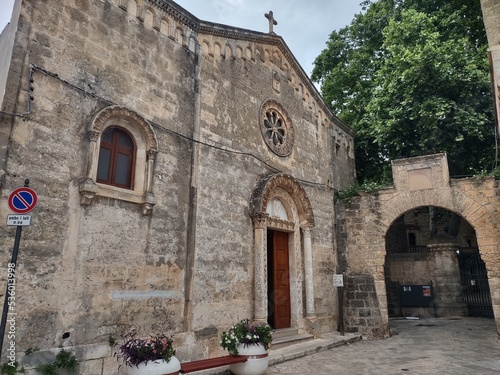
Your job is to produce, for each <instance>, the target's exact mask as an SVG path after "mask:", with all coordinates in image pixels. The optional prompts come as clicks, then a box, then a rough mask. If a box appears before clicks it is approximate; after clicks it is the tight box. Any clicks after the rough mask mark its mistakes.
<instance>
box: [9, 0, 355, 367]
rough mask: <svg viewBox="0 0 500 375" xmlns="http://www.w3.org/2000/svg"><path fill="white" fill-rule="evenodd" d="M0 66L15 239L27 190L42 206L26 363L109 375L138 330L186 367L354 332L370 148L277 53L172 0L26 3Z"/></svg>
mask: <svg viewBox="0 0 500 375" xmlns="http://www.w3.org/2000/svg"><path fill="white" fill-rule="evenodd" d="M262 22H263V24H264V25H266V23H267V21H266V20H265V19H264V17H263V20H262ZM0 48H1V52H2V53H1V55H2V59H4V60H5V62H6V63H5V64H3V63H2V71H1V72H0V93H4V95H3V101H2V104H1V112H0V134H1V137H0V177H1V180H0V183H1V185H0V189H1V190H0V192H1V197H2V199H1V201H0V205H1V206H0V207H1V211H0V212H1V213H0V221H3V222H5V219H6V216H7V214H9V213H10V211H9V209H8V206H7V197H8V195H9V193H10V192H11V191H13V190H14V189H15V188H17V187H20V186H22V185H23V183H24V180H25V179H26V178H29V180H30V187H31V188H33V189H34V190H36V192H37V193H38V195H39V203H38V206H37V207H36V209H35V210H34V212H33V223H32V225H31V226H30V227H27V228H25V230H24V232H23V236H22V241H21V246H20V253H19V258H18V273H17V293H18V299H17V302H16V306H18V320H17V327H16V328H17V349H18V351H19V353H21V352H23V351H25V350H27V349H28V348H30V347H39V348H40V349H41V352H44V351H46V350H50V349H52V348H57V347H59V346H67V347H72V348H74V350H75V351H76V353H77V354H78V357H79V358H80V359H82V360H85V361H86V362H85V363H86V364H85V366H87V367H86V370H85V371H87V373H97V372H95V371H97V370H96V369H97V368H103V369H106V370H105V371H104V373H112V369H115V368H116V359H115V358H112V350H111V349H110V347H109V345H108V343H107V342H108V339H109V337H116V338H117V337H119V336H120V335H121V334H123V333H126V332H128V331H130V330H136V331H137V332H138V333H139V334H141V335H149V334H152V333H160V332H164V333H168V334H172V335H173V336H174V340H175V343H176V346H177V347H178V353H179V357H180V358H181V359H185V360H188V359H199V358H206V357H210V356H214V355H217V354H220V353H219V350H220V349H219V347H218V337H219V334H220V332H221V331H223V330H227V329H228V328H229V327H230V326H231V325H232V324H233V323H235V322H236V321H238V320H240V319H243V318H250V319H253V320H257V321H262V322H269V323H270V324H271V325H273V327H275V328H293V329H295V330H296V331H297V332H298V333H310V334H312V335H315V336H319V335H321V334H322V333H326V332H332V331H336V330H337V325H338V306H337V302H336V301H337V296H336V291H335V290H334V289H335V288H333V287H332V275H333V274H334V273H335V269H336V266H337V251H336V250H337V249H336V246H337V245H336V241H337V239H336V235H335V233H336V232H335V225H336V219H335V207H334V192H335V191H336V190H342V189H345V188H347V187H348V186H350V185H351V184H352V183H353V182H354V180H355V168H354V156H353V132H352V130H351V129H350V128H349V127H348V126H347V125H346V124H344V123H343V122H342V121H341V120H339V119H338V118H337V117H335V116H334V115H333V114H332V113H331V111H330V110H329V109H328V107H327V105H326V104H325V103H324V101H323V100H322V98H321V97H320V95H319V94H318V92H317V90H316V89H315V87H314V86H313V85H312V83H311V82H310V80H309V79H308V77H307V75H306V74H305V72H304V71H303V69H302V68H301V67H300V65H299V64H298V63H297V61H296V60H295V58H294V56H293V54H292V52H291V51H290V50H289V49H288V47H287V45H286V43H285V41H284V40H283V39H282V38H281V37H280V36H278V35H276V34H274V33H273V32H272V30H270V32H269V33H262V32H255V31H250V30H246V29H240V28H236V27H231V26H226V25H219V24H213V23H209V22H205V21H202V20H200V19H198V18H197V17H196V16H194V15H192V14H190V13H189V12H187V11H186V10H184V9H183V8H182V7H180V6H179V5H177V4H176V3H174V2H172V1H168V0H139V1H137V2H136V1H134V0H130V1H127V0H106V1H101V0H82V1H76V2H62V3H61V2H59V1H55V0H48V1H44V2H38V1H28V0H24V1H16V4H15V8H14V15H13V19H12V21H11V23H10V24H9V26H8V27H7V28H6V30H5V31H4V32H3V33H2V36H1V38H0ZM14 232H15V228H13V227H5V226H4V227H3V228H2V229H1V230H0V243H1V246H0V248H1V254H2V255H1V258H2V263H3V264H6V262H7V259H9V257H10V253H11V249H12V244H13V238H14ZM4 282H5V278H4V276H2V283H1V285H0V286H1V288H2V289H1V290H4ZM26 360H27V361H29V359H26Z"/></svg>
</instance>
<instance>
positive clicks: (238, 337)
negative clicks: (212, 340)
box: [220, 319, 273, 375]
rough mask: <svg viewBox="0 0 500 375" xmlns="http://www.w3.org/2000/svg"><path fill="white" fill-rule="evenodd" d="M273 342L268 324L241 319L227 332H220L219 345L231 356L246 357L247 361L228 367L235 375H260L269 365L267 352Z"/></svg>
mask: <svg viewBox="0 0 500 375" xmlns="http://www.w3.org/2000/svg"><path fill="white" fill-rule="evenodd" d="M272 341H273V331H272V328H271V326H269V324H265V323H251V322H250V320H248V319H243V320H241V321H240V322H239V323H236V324H235V325H233V326H232V327H231V328H230V329H229V331H227V332H222V336H221V341H220V345H221V347H222V348H223V349H225V350H228V351H229V353H230V354H232V355H240V356H246V357H247V361H246V362H243V363H236V364H233V365H230V369H231V371H232V373H233V374H235V375H261V374H264V373H265V372H266V370H267V367H268V365H269V357H268V351H269V348H270V347H271V343H272Z"/></svg>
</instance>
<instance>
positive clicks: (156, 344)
mask: <svg viewBox="0 0 500 375" xmlns="http://www.w3.org/2000/svg"><path fill="white" fill-rule="evenodd" d="M119 350H120V354H118V355H117V356H118V357H119V358H122V359H123V362H124V363H125V364H126V365H127V366H131V367H132V366H137V365H138V364H139V363H146V364H147V362H148V361H154V360H157V359H163V360H165V361H167V362H168V361H170V359H171V358H172V356H174V355H175V349H174V346H173V340H172V338H171V337H169V336H166V335H163V334H162V335H158V336H151V338H150V339H139V338H136V337H134V335H131V337H130V338H129V339H128V340H127V341H126V342H125V343H124V344H123V345H122V346H120V348H119Z"/></svg>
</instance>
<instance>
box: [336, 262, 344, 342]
mask: <svg viewBox="0 0 500 375" xmlns="http://www.w3.org/2000/svg"><path fill="white" fill-rule="evenodd" d="M335 269H336V272H337V275H342V285H343V284H344V279H345V277H344V274H343V273H342V268H341V267H340V264H337V266H336V267H335ZM337 302H338V305H339V331H340V334H341V335H342V336H344V287H343V286H338V287H337Z"/></svg>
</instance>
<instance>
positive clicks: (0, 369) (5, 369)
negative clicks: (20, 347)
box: [0, 362, 26, 375]
mask: <svg viewBox="0 0 500 375" xmlns="http://www.w3.org/2000/svg"><path fill="white" fill-rule="evenodd" d="M18 367H19V363H18V362H14V365H13V366H12V362H6V363H4V364H3V365H2V366H0V374H2V375H15V374H18V373H21V374H25V373H26V371H25V370H24V367H21V368H20V369H18Z"/></svg>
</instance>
